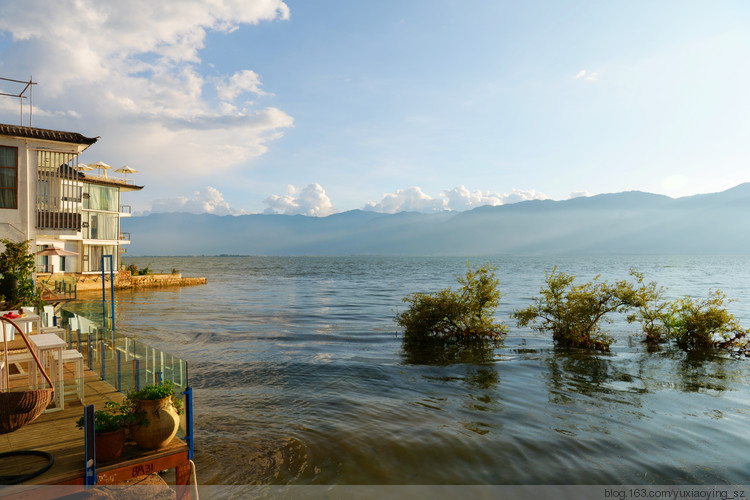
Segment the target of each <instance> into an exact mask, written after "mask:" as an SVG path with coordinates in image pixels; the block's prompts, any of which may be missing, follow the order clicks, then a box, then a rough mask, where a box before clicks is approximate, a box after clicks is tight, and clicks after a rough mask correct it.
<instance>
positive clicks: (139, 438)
mask: <svg viewBox="0 0 750 500" xmlns="http://www.w3.org/2000/svg"><path fill="white" fill-rule="evenodd" d="M136 411H137V412H145V415H144V420H145V421H144V423H141V424H135V425H133V426H131V427H130V435H131V436H132V437H133V440H134V441H135V443H136V444H137V445H138V446H139V447H140V448H143V449H145V450H156V449H159V448H163V447H165V446H166V445H167V444H169V442H170V441H172V438H173V437H175V435H176V434H177V429H178V428H179V427H180V416H179V415H178V414H177V411H175V409H174V406H172V398H171V397H168V398H164V399H151V400H147V399H141V400H138V403H137V404H136ZM146 421H147V422H146Z"/></svg>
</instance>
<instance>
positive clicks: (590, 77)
mask: <svg viewBox="0 0 750 500" xmlns="http://www.w3.org/2000/svg"><path fill="white" fill-rule="evenodd" d="M581 78H583V79H585V80H588V81H594V80H596V79H597V78H599V74H598V73H596V72H591V73H589V72H588V71H586V70H585V69H582V70H581V71H579V72H578V73H577V74H576V80H580V79H581Z"/></svg>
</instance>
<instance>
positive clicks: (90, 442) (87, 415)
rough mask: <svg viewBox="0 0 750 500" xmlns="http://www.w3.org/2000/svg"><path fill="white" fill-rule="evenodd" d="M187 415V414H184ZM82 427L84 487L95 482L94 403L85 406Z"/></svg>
mask: <svg viewBox="0 0 750 500" xmlns="http://www.w3.org/2000/svg"><path fill="white" fill-rule="evenodd" d="M186 416H187V415H186ZM83 421H84V429H85V430H86V432H85V433H84V440H85V441H84V444H85V447H84V450H85V451H84V460H85V465H86V475H85V476H84V478H83V481H84V485H85V486H86V489H88V488H89V487H90V486H93V485H95V484H96V439H95V438H94V436H95V435H96V433H95V430H94V429H95V427H94V405H88V406H86V408H85V410H84V414H83Z"/></svg>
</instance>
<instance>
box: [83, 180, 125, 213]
mask: <svg viewBox="0 0 750 500" xmlns="http://www.w3.org/2000/svg"><path fill="white" fill-rule="evenodd" d="M87 189H88V193H87V194H88V197H86V196H84V197H83V199H84V200H83V208H86V209H89V210H107V211H110V212H117V211H118V210H119V207H118V203H119V202H120V200H119V198H120V197H119V194H120V190H119V189H118V188H112V187H106V186H95V185H93V184H89V185H88V186H87Z"/></svg>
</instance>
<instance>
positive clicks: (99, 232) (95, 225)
mask: <svg viewBox="0 0 750 500" xmlns="http://www.w3.org/2000/svg"><path fill="white" fill-rule="evenodd" d="M119 227H120V224H119V215H118V214H105V213H101V212H86V213H84V220H83V228H84V229H83V238H84V239H87V240H88V239H91V240H116V239H118V236H119V234H120V232H119Z"/></svg>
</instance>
